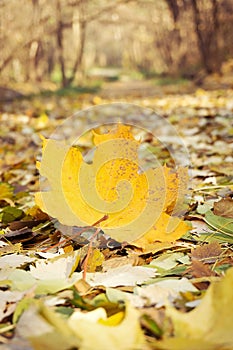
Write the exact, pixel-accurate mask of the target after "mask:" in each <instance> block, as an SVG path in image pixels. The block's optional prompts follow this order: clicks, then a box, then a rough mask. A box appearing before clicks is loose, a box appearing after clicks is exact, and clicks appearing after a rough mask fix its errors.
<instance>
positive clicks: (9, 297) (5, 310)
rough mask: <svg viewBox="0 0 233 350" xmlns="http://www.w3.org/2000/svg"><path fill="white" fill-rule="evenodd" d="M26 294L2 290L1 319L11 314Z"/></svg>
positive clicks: (0, 292)
mask: <svg viewBox="0 0 233 350" xmlns="http://www.w3.org/2000/svg"><path fill="white" fill-rule="evenodd" d="M23 296H24V293H22V292H18V291H13V292H12V291H8V290H6V291H2V290H1V291H0V321H2V320H3V319H4V318H5V317H7V316H9V315H11V314H12V313H13V312H14V311H15V308H16V305H17V302H18V301H20V300H21V299H22V298H23Z"/></svg>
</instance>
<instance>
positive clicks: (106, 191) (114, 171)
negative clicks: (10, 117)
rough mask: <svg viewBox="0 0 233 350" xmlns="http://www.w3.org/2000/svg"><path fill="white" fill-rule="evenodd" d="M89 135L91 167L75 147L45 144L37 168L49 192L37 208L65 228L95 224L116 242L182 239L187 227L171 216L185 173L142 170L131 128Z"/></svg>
mask: <svg viewBox="0 0 233 350" xmlns="http://www.w3.org/2000/svg"><path fill="white" fill-rule="evenodd" d="M93 134H94V143H95V145H96V150H95V153H94V156H93V161H92V163H91V164H87V163H86V162H85V161H84V160H83V157H82V154H81V152H80V151H79V150H78V149H77V148H75V147H69V146H68V145H66V144H65V143H64V142H60V141H55V140H43V157H42V161H41V163H39V164H38V168H39V170H40V174H41V175H42V176H45V177H46V178H47V179H48V182H49V186H50V188H49V190H48V189H46V191H41V192H39V193H37V194H36V197H35V199H36V203H37V205H38V206H39V207H40V208H41V209H42V210H43V211H45V212H47V213H48V214H49V215H51V216H53V217H56V218H57V219H58V220H59V221H60V222H61V223H62V224H65V225H71V226H72V225H74V226H90V225H93V224H94V223H96V222H99V223H98V224H97V225H96V226H98V227H101V228H102V229H103V230H104V232H105V233H106V234H108V235H110V236H111V237H112V238H114V239H116V240H118V241H128V242H132V241H135V240H137V239H139V238H140V237H143V238H142V239H143V240H144V241H143V243H141V244H142V246H143V245H145V243H146V242H150V243H151V242H154V241H156V240H159V241H174V240H176V239H178V238H180V237H181V236H182V235H183V234H184V233H185V232H186V231H187V230H188V229H189V226H188V225H186V224H185V223H184V222H182V221H181V220H179V219H178V218H173V217H171V216H170V215H169V214H171V213H172V211H173V210H175V209H176V210H177V209H178V208H179V205H180V204H181V200H182V198H183V195H184V192H185V190H186V185H187V169H185V168H181V169H178V171H177V172H176V173H175V172H173V171H171V169H169V168H167V167H166V166H164V167H162V166H160V167H158V168H156V169H149V170H147V171H143V169H142V168H141V167H140V161H139V159H138V147H139V142H138V141H136V140H135V139H134V137H133V135H132V134H131V132H130V127H129V126H125V125H122V124H118V126H117V128H116V129H114V128H113V129H112V130H111V131H109V132H108V133H107V134H103V135H101V134H98V133H96V132H94V133H93ZM106 215H107V219H106V220H104V221H103V220H102V219H103V217H105V216H106ZM139 242H141V241H139ZM138 244H139V243H138Z"/></svg>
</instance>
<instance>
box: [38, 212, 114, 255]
mask: <svg viewBox="0 0 233 350" xmlns="http://www.w3.org/2000/svg"><path fill="white" fill-rule="evenodd" d="M107 219H108V215H107V214H105V215H104V216H103V217H102V218H101V219H99V220H97V221H96V222H94V224H92V225H91V226H86V227H84V228H83V229H82V230H81V231H79V232H77V233H76V234H75V235H73V236H72V237H68V238H65V239H63V240H62V241H60V242H58V243H56V244H54V245H52V246H50V247H48V248H46V249H43V250H42V252H43V253H46V252H47V251H49V250H51V249H53V248H56V247H60V246H61V245H63V244H64V243H67V242H69V241H72V240H73V239H74V238H76V237H78V236H80V235H81V234H82V233H83V232H85V231H87V230H89V229H90V228H92V227H95V226H96V225H98V224H100V223H101V222H103V221H105V220H107ZM94 235H95V234H94Z"/></svg>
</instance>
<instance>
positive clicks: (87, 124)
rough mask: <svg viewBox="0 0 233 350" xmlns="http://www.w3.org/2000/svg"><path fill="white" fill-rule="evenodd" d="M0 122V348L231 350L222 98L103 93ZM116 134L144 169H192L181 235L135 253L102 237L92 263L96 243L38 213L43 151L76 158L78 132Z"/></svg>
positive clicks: (225, 97) (136, 247) (47, 103)
mask: <svg viewBox="0 0 233 350" xmlns="http://www.w3.org/2000/svg"><path fill="white" fill-rule="evenodd" d="M0 113H1V114H0V125H1V128H0V154H1V158H0V234H1V239H0V283H1V288H0V322H1V323H0V342H1V343H2V345H1V348H2V349H12V350H13V349H15V350H17V349H26V350H27V349H28V350H29V349H44V348H46V347H47V348H48V349H54V350H55V349H61V350H63V349H64V350H65V349H81V350H90V349H97V350H100V349H101V350H104V349H106V350H109V349H111V350H112V349H116V350H117V349H122V350H130V349H141V350H143V349H145V350H146V349H148V350H150V349H154V350H156V349H166V350H169V349H173V350H176V349H177V350H182V349H183V350H186V349H189V350H196V349H199V350H216V349H222V350H231V349H232V348H233V335H232V322H233V316H232V315H233V312H232V311H233V310H232V305H233V294H232V283H233V250H232V249H233V199H232V197H233V89H232V87H230V85H225V84H224V83H222V84H217V83H216V82H215V83H212V84H211V83H210V82H209V83H208V82H207V83H206V85H204V86H203V87H202V88H196V87H195V86H194V85H193V84H189V83H187V84H173V85H164V86H158V85H154V84H153V82H152V81H150V82H144V81H128V82H122V81H119V82H108V83H105V84H103V86H102V89H101V90H99V91H96V92H92V93H89V92H88V90H87V91H85V92H82V93H77V91H72V92H71V93H66V94H63V95H61V94H60V95H59V94H49V95H47V96H46V95H45V94H41V95H40V94H38V95H33V96H30V98H20V99H14V100H11V101H9V100H8V101H1V102H0ZM119 121H121V123H126V124H130V125H132V131H133V134H134V136H135V137H136V138H137V140H140V142H141V144H142V147H141V150H140V152H141V153H140V156H141V157H142V158H144V159H143V161H144V163H145V167H153V165H154V164H153V163H154V162H155V160H156V162H159V164H160V165H162V166H163V165H164V164H166V165H167V166H168V167H171V168H173V169H175V170H177V168H178V167H181V168H184V167H187V166H188V167H189V176H190V179H189V183H188V186H187V187H188V188H187V193H186V196H184V201H186V202H187V203H186V207H185V209H183V211H182V214H183V217H182V222H184V223H185V224H187V225H189V230H186V231H187V232H185V233H183V232H181V234H180V237H178V236H179V232H177V238H176V239H174V240H173V241H171V240H167V241H166V240H165V239H164V238H163V239H162V240H159V239H157V240H156V237H155V239H154V240H153V241H148V240H144V241H143V240H141V241H140V240H139V241H138V243H137V244H134V242H132V241H131V240H130V239H128V242H127V238H128V237H129V236H127V235H126V239H125V240H124V242H121V243H119V242H117V241H116V240H115V239H110V238H108V236H106V235H105V234H104V233H103V232H102V231H101V233H100V234H99V235H98V239H97V240H96V241H94V242H93V245H92V249H91V250H90V249H89V248H88V247H90V243H89V241H90V240H91V239H92V238H91V234H92V233H93V230H90V229H89V231H88V230H86V232H85V233H84V234H83V235H82V236H78V235H77V232H79V231H80V228H78V227H69V225H67V226H65V225H61V224H60V223H59V222H58V221H57V220H56V219H53V218H51V217H50V216H48V215H47V213H44V212H43V211H41V210H40V209H39V208H38V207H37V206H36V205H35V198H34V196H35V193H36V192H38V191H39V190H40V186H41V182H40V180H41V179H40V176H39V172H38V169H37V166H38V165H36V161H37V160H38V159H39V160H40V159H41V147H42V140H41V137H42V136H43V137H46V138H50V137H53V138H54V137H56V139H61V138H65V139H66V140H67V141H70V140H71V141H72V142H73V140H74V139H75V140H76V141H77V138H78V137H79V138H80V139H79V140H78V141H77V145H78V149H79V150H80V151H81V152H82V153H83V154H87V153H88V151H89V150H92V149H93V147H94V145H93V139H92V138H91V137H90V133H88V132H87V131H88V130H89V129H92V128H96V127H97V126H98V127H99V129H100V131H101V130H102V129H101V126H103V125H105V124H108V125H109V124H110V123H112V122H119ZM77 145H76V146H75V147H74V148H77ZM95 147H96V146H95ZM57 152H59V150H58V151H57ZM57 158H59V155H58V154H56V153H53V154H51V155H50V157H49V162H47V163H41V164H44V166H45V167H48V168H49V166H50V164H49V163H50V162H51V167H54V164H55V163H56V161H55V159H57ZM42 162H43V156H42ZM59 170H60V169H57V172H58V174H59ZM56 176H57V177H58V175H57V174H56V170H55V172H54V177H56ZM175 190H176V191H177V189H175ZM59 206H61V207H62V203H57V207H56V210H59V208H58V207H59ZM166 213H170V212H169V211H168V208H166ZM48 214H50V213H48ZM59 215H61V214H59ZM95 221H96V220H94V217H93V223H94V222H95ZM103 231H104V229H103ZM72 235H73V236H72ZM113 238H114V237H113ZM87 255H88V259H86V257H87ZM85 269H87V272H86V276H85V275H83V270H85Z"/></svg>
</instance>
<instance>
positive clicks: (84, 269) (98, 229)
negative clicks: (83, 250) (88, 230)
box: [83, 228, 101, 280]
mask: <svg viewBox="0 0 233 350" xmlns="http://www.w3.org/2000/svg"><path fill="white" fill-rule="evenodd" d="M100 230H101V229H100V228H97V230H96V231H95V233H94V234H93V235H92V237H91V239H90V243H89V246H88V250H87V255H86V258H85V260H84V263H83V279H84V280H86V277H87V264H88V259H89V257H90V255H91V249H92V243H93V241H94V239H95V237H96V236H97V235H98V233H99V232H100Z"/></svg>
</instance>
